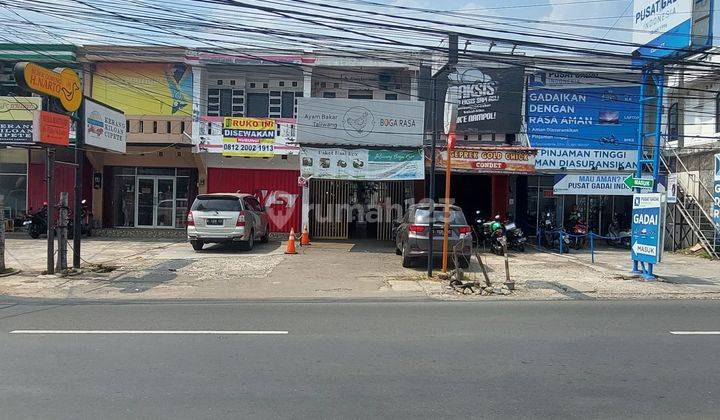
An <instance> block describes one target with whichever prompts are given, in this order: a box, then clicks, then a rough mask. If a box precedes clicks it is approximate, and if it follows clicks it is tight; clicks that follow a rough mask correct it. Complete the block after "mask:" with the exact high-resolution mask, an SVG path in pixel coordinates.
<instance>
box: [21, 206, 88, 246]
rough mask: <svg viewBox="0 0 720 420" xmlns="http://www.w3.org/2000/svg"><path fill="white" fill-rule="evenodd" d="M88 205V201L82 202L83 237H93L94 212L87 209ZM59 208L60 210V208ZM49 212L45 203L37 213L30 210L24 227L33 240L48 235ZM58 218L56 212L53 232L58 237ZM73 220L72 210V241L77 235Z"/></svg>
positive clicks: (69, 214)
mask: <svg viewBox="0 0 720 420" xmlns="http://www.w3.org/2000/svg"><path fill="white" fill-rule="evenodd" d="M86 204H87V201H86V200H82V208H81V209H80V220H81V221H82V225H81V226H80V229H81V230H80V231H81V233H82V234H83V235H87V236H92V224H93V220H92V219H93V215H92V212H90V210H89V209H88V208H87V205H86ZM57 208H58V209H59V207H57ZM47 211H48V205H47V203H43V206H42V207H41V208H40V209H38V210H36V211H33V209H32V208H29V209H28V214H27V217H26V218H25V221H24V222H23V227H24V228H25V229H26V230H27V232H28V235H30V237H31V238H33V239H37V238H39V237H40V235H43V234H46V233H47V231H48V226H47ZM58 217H59V211H56V212H55V220H54V222H53V232H54V234H55V235H57V227H58ZM73 220H74V217H73V214H72V210H68V223H67V229H68V238H69V239H72V238H73V235H74V233H75V229H74V224H73Z"/></svg>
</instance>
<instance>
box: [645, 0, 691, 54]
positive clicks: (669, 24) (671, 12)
mask: <svg viewBox="0 0 720 420" xmlns="http://www.w3.org/2000/svg"><path fill="white" fill-rule="evenodd" d="M692 4H693V0H635V2H634V5H633V12H634V13H633V44H640V45H645V44H648V43H649V42H650V41H652V40H654V39H655V38H658V37H660V36H662V35H664V34H666V33H668V32H670V31H672V30H673V29H675V28H676V27H677V26H678V25H681V24H683V23H684V22H686V21H689V20H690V19H692ZM688 29H690V27H689V26H688ZM683 35H684V36H686V37H688V38H689V36H690V33H689V32H688V33H687V34H677V35H676V36H683Z"/></svg>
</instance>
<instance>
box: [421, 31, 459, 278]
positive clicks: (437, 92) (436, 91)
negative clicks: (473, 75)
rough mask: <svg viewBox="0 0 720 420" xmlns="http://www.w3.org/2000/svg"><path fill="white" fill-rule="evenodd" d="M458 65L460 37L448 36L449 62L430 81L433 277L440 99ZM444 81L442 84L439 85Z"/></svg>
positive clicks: (430, 264) (430, 250) (429, 269)
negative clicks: (448, 79) (436, 153)
mask: <svg viewBox="0 0 720 420" xmlns="http://www.w3.org/2000/svg"><path fill="white" fill-rule="evenodd" d="M457 63H458V36H457V34H452V33H451V34H449V35H448V62H447V64H445V65H444V66H442V68H440V70H439V71H438V72H437V73H435V74H434V75H433V76H432V78H431V79H430V86H431V89H432V108H431V110H432V122H431V125H430V127H431V130H432V142H431V145H430V226H429V229H430V231H429V233H428V239H429V241H430V243H429V245H428V260H427V275H428V277H432V275H433V257H434V249H433V248H434V243H433V242H434V240H435V239H434V235H433V228H434V223H433V217H434V215H435V200H436V197H437V196H436V194H435V164H436V162H435V161H436V159H435V152H436V147H437V136H438V130H437V123H438V98H444V97H445V95H444V94H443V93H442V92H443V91H444V90H445V88H446V85H447V77H448V75H449V74H450V73H452V72H453V71H454V69H455V65H456V64H457ZM438 81H442V83H438Z"/></svg>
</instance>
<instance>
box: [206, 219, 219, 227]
mask: <svg viewBox="0 0 720 420" xmlns="http://www.w3.org/2000/svg"><path fill="white" fill-rule="evenodd" d="M205 223H206V224H207V225H208V226H222V225H223V219H207V222H205Z"/></svg>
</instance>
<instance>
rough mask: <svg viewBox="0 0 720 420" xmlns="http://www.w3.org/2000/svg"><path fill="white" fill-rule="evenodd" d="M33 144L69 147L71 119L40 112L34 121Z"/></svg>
mask: <svg viewBox="0 0 720 420" xmlns="http://www.w3.org/2000/svg"><path fill="white" fill-rule="evenodd" d="M32 131H33V142H35V143H41V144H52V145H55V146H67V145H69V144H70V117H69V116H67V115H63V114H56V113H54V112H47V111H38V112H36V113H35V115H34V119H33V130H32Z"/></svg>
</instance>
